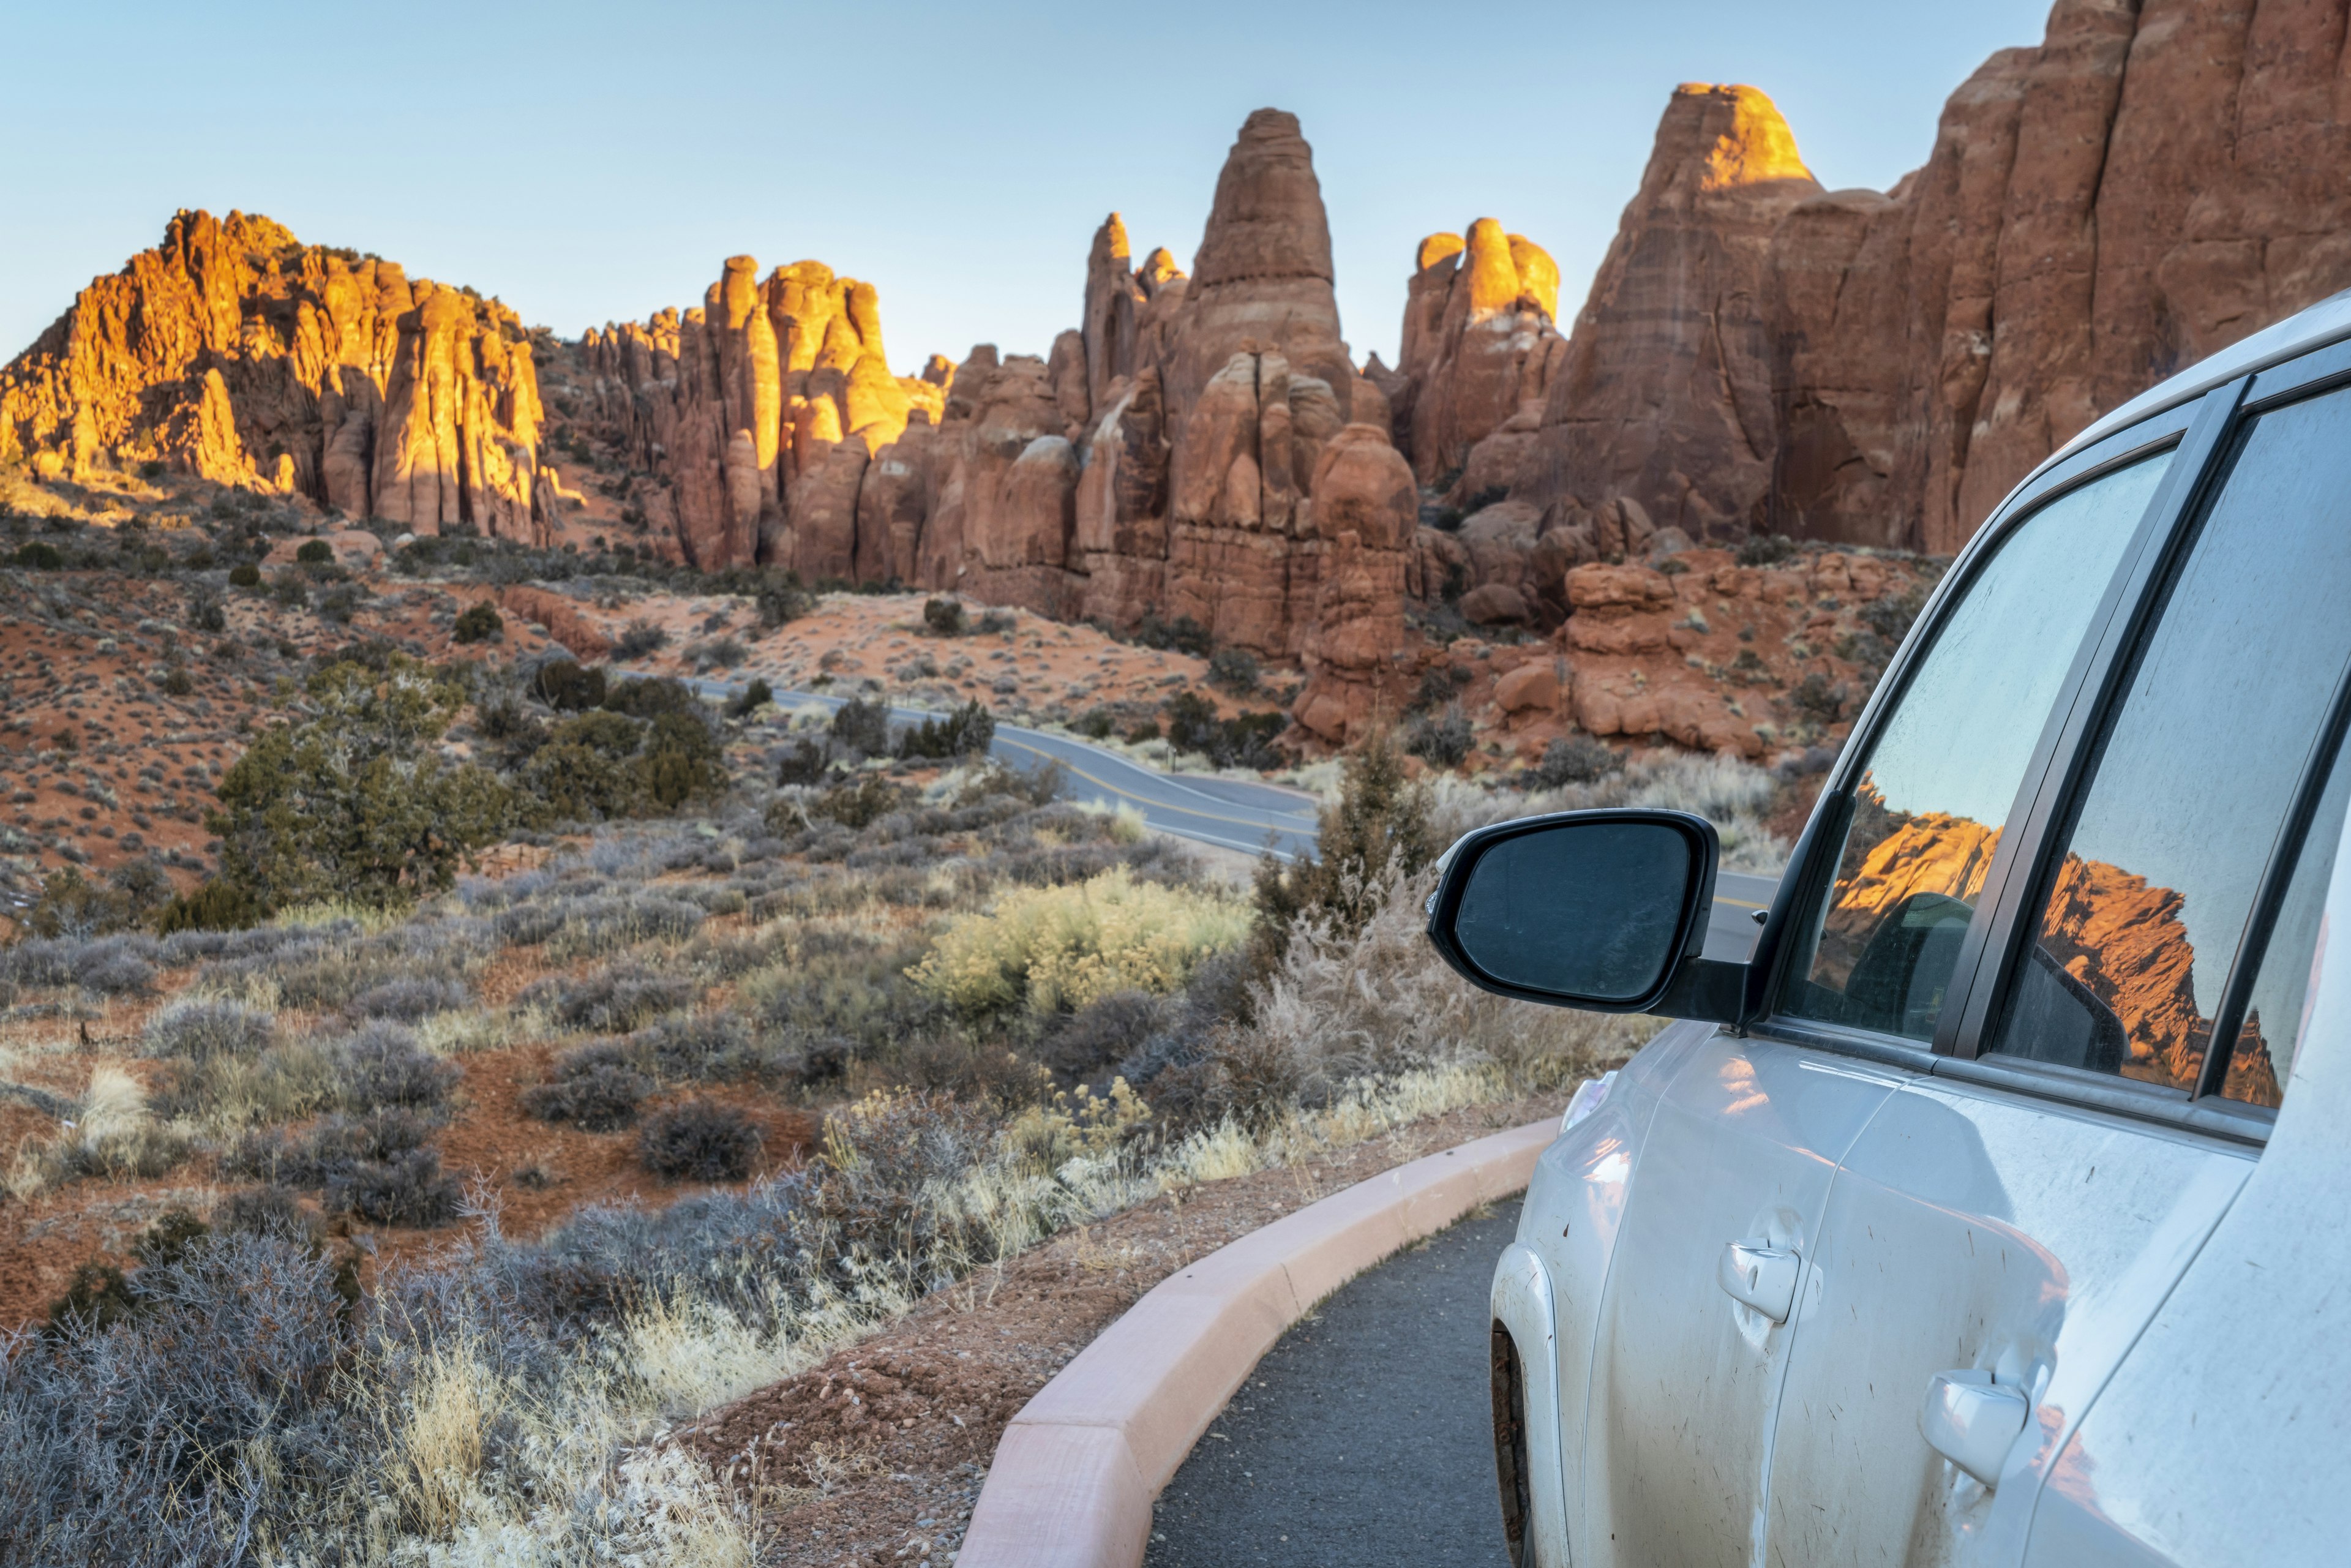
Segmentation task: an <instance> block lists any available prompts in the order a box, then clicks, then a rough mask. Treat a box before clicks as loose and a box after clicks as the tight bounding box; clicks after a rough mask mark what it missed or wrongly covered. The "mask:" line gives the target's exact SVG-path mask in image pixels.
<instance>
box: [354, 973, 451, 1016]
mask: <svg viewBox="0 0 2351 1568" xmlns="http://www.w3.org/2000/svg"><path fill="white" fill-rule="evenodd" d="M473 999H474V998H473V996H472V993H470V992H468V991H467V990H466V989H465V983H464V982H463V981H460V980H454V979H450V978H448V977H445V976H437V975H401V976H395V977H392V978H391V979H389V980H386V981H384V982H383V983H382V984H381V985H376V986H370V987H369V988H367V989H365V990H363V991H361V992H360V993H359V994H358V995H357V996H355V997H353V998H351V1000H350V1010H351V1011H352V1012H353V1013H355V1014H357V1015H358V1016H359V1017H360V1018H363V1019H392V1020H393V1021H394V1022H398V1023H415V1022H417V1021H419V1020H420V1019H425V1018H429V1017H431V1016H432V1015H433V1014H434V1013H445V1012H454V1011H455V1010H456V1009H459V1008H464V1007H469V1006H471V1005H472V1004H473Z"/></svg>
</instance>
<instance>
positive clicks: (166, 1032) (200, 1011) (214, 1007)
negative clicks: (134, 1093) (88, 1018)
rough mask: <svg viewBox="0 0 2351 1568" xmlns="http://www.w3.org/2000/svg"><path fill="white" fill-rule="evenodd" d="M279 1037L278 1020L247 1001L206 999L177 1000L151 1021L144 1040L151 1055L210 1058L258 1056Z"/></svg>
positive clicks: (200, 1059) (207, 1059) (143, 1049)
mask: <svg viewBox="0 0 2351 1568" xmlns="http://www.w3.org/2000/svg"><path fill="white" fill-rule="evenodd" d="M276 1039H277V1019H275V1018H273V1017H271V1016H270V1015H269V1014H268V1013H266V1012H263V1011H262V1010H261V1009H258V1008H251V1007H247V1006H246V1004H245V1003H243V1002H235V1001H228V1000H225V999H208V998H191V999H186V1000H182V1001H176V1002H172V1003H171V1004H169V1005H168V1006H166V1007H164V1008H162V1009H159V1010H158V1011H157V1012H156V1014H155V1015H154V1017H152V1018H151V1019H148V1020H147V1028H146V1030H144V1032H143V1033H142V1034H141V1039H140V1046H141V1050H142V1051H144V1052H145V1053H146V1054H147V1055H149V1056H166V1057H178V1058H181V1059H183V1060H184V1061H212V1060H213V1059H214V1058H215V1057H256V1056H259V1055H260V1054H261V1053H262V1052H263V1051H266V1050H267V1049H268V1048H269V1045H270V1043H271V1042H272V1041H273V1040H276Z"/></svg>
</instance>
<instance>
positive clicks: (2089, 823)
mask: <svg viewBox="0 0 2351 1568" xmlns="http://www.w3.org/2000/svg"><path fill="white" fill-rule="evenodd" d="M2240 391H2241V388H2239V387H2231V388H2229V389H2225V390H2224V391H2223V392H2216V393H2213V394H2211V395H2210V398H2208V400H2207V406H2206V407H2205V408H2204V409H2203V410H2201V411H2200V413H2199V421H2198V424H2197V428H2196V431H2195V433H2194V434H2192V435H2191V439H2190V440H2189V443H2188V444H2187V445H2186V446H2185V447H2184V448H2183V449H2182V452H2181V455H2180V456H2179V459H2178V463H2179V465H2181V467H2182V468H2183V469H2184V468H2185V466H2186V465H2189V464H2190V463H2195V464H2197V465H2199V466H2202V465H2204V463H2205V462H2206V458H2205V451H2206V450H2208V449H2209V451H2210V453H2211V454H2212V455H2213V456H2212V457H2211V459H2210V473H2209V475H2208V476H2198V477H2197V478H2196V482H2195V483H2192V484H2191V483H2189V477H2190V476H2188V475H2186V474H2185V473H2182V474H2180V475H2179V476H2175V485H2174V486H2173V487H2172V489H2171V491H2170V493H2169V496H2168V498H2167V499H2166V500H2165V501H2163V502H2159V503H2158V506H2157V507H2155V508H2154V509H2153V511H2152V512H2151V514H2150V518H2149V527H2150V529H2151V531H2152V532H2153V534H2154V535H2156V536H2157V537H2155V538H2150V539H2149V541H2148V545H2147V549H2146V550H2145V551H2144V553H2143V554H2142V556H2141V558H2140V559H2139V561H2138V563H2137V565H2136V566H2135V567H2133V568H2131V569H2129V570H2126V573H2125V581H2124V586H2123V591H2122V595H2121V598H2120V601H2118V603H2117V604H2116V609H2115V612H2114V613H2112V614H2111V615H2110V616H2109V617H2108V619H2107V622H2106V623H2105V627H2104V628H2103V630H2101V631H2100V632H2099V634H2098V640H2097V643H2096V644H2095V646H2093V647H2092V648H2091V650H2090V652H2089V653H2088V655H2087V657H2086V658H2085V659H2081V660H2077V662H2076V663H2077V669H2076V677H2077V678H2076V680H2075V686H2076V695H2075V696H2074V698H2073V699H2072V701H2071V703H2070V705H2061V706H2063V707H2064V711H2063V712H2061V713H2060V714H2058V715H2057V716H2056V717H2055V718H2054V720H2053V723H2052V725H2051V726H2050V729H2049V733H2048V734H2047V735H2045V736H2044V737H2043V747H2042V748H2041V749H2042V751H2043V754H2044V756H2045V757H2046V758H2047V760H2046V764H2045V766H2044V767H2043V768H2042V769H2041V771H2040V776H2039V777H2038V778H2037V779H2033V778H2031V777H2028V779H2026V781H2025V786H2024V788H2023V789H2022V790H2021V791H2020V792H2019V794H2018V795H2017V797H2016V799H2015V800H2014V801H2013V802H2012V804H2011V811H2010V816H2009V822H2008V825H2007V828H2006V829H2005V830H2004V831H2005V832H2006V834H2007V836H2008V837H2009V839H2010V840H2011V843H2010V844H2009V846H2007V853H2006V854H2005V856H2004V858H2001V859H2000V860H1999V863H1998V864H1996V865H1995V866H1994V868H1993V870H1992V873H1991V879H1990V882H1989V883H1988V885H1987V888H1986V892H1985V896H1984V897H1982V898H1981V899H1980V900H1979V901H1978V903H1977V906H1976V907H1974V908H1971V909H1970V911H1969V912H1968V914H1967V915H1966V916H1965V930H1964V932H1963V934H1962V935H1961V936H1960V937H1959V943H1960V946H1962V947H1965V946H1970V944H1971V945H1972V946H1976V947H1977V948H1979V949H1980V952H1981V953H1982V955H1983V957H1982V959H1981V961H1980V963H1979V964H1978V965H1977V967H1976V968H1975V971H1974V973H1973V974H1972V975H1971V976H1962V977H1960V981H1959V983H1960V984H1962V985H1964V986H1965V988H1966V998H1965V1006H1964V1007H1960V1006H1959V1005H1958V1002H1957V999H1956V998H1949V999H1950V1000H1951V1003H1952V1005H1950V1006H1948V1007H1946V1008H1944V1009H1941V1010H1940V1012H1939V1013H1938V1019H1937V1027H1936V1029H1935V1030H1934V1031H1933V1032H1934V1035H1935V1038H1936V1042H1937V1045H1938V1049H1939V1050H1940V1051H1941V1052H1942V1054H1941V1055H1940V1056H1939V1057H1938V1060H1937V1061H1936V1062H1935V1063H1933V1065H1932V1076H1931V1077H1930V1078H1921V1079H1918V1080H1916V1081H1914V1082H1909V1083H1907V1084H1906V1085H1905V1086H1904V1087H1903V1089H1902V1091H1901V1092H1899V1093H1897V1094H1896V1095H1894V1096H1892V1097H1890V1098H1889V1100H1888V1101H1887V1103H1886V1105H1885V1106H1884V1107H1883V1108H1882V1109H1881V1110H1880V1112H1879V1113H1878V1114H1877V1115H1876V1117H1875V1118H1874V1119H1873V1120H1872V1122H1871V1124H1870V1125H1869V1127H1868V1128H1867V1129H1865V1131H1864V1133H1863V1134H1861V1135H1860V1136H1859V1137H1858V1138H1857V1139H1856V1140H1855V1143H1854V1145H1853V1146H1852V1147H1851V1149H1850V1150H1849V1151H1848V1152H1847V1154H1846V1155H1845V1158H1844V1162H1843V1164H1842V1166H1841V1168H1840V1170H1839V1173H1838V1176H1837V1179H1836V1181H1835V1183H1834V1191H1833V1196H1832V1198H1831V1201H1830V1204H1829V1207H1828V1209H1827V1210H1826V1212H1825V1213H1824V1215H1823V1220H1822V1223H1821V1226H1820V1228H1819V1235H1818V1240H1817V1244H1816V1248H1815V1250H1814V1253H1813V1257H1812V1259H1811V1260H1810V1264H1809V1267H1808V1269H1807V1271H1806V1277H1805V1281H1804V1288H1803V1302H1802V1308H1801V1309H1800V1312H1799V1314H1798V1317H1799V1322H1800V1333H1799V1334H1798V1337H1797V1343H1796V1348H1795V1351H1794V1354H1793V1355H1792V1358H1791V1362H1790V1366H1789V1371H1788V1377H1787V1385H1786V1389H1785V1393H1784V1395H1783V1397H1782V1402H1781V1406H1780V1414H1779V1424H1778V1427H1777V1429H1776V1432H1775V1435H1774V1443H1773V1457H1772V1473H1771V1481H1770V1492H1771V1506H1770V1531H1769V1548H1770V1550H1769V1557H1770V1560H1771V1561H1772V1562H1774V1563H1803V1564H1836V1563H1955V1562H1959V1561H1968V1562H1978V1563H2013V1562H2015V1561H2016V1560H2017V1559H2018V1557H2019V1555H2020V1554H2021V1553H2022V1550H2023V1545H2024V1542H2025V1538H2026V1533H2027V1530H2028V1528H2029V1524H2030V1521H2031V1517H2032V1508H2033V1505H2034V1502H2035V1500H2036V1498H2037V1495H2038V1492H2039V1490H2040V1486H2041V1482H2042V1480H2043V1478H2044V1477H2045V1476H2046V1474H2047V1473H2048V1470H2049V1469H2050V1466H2051V1464H2052V1462H2053V1460H2054V1459H2055V1458H2056V1456H2057V1455H2058V1454H2059V1453H2060V1452H2061V1451H2064V1448H2065V1446H2066V1444H2067V1443H2068V1442H2069V1440H2070V1439H2071V1437H2072V1436H2073V1431H2074V1427H2075V1426H2076V1425H2077V1424H2078V1423H2079V1422H2080V1420H2081V1418H2082V1415H2083V1412H2084V1411H2085V1409H2086V1408H2087V1406H2089V1403H2090V1402H2091V1400H2093V1399H2094V1398H2095V1397H2096V1396H2097V1394H2098V1391H2099V1390H2100V1389H2101V1388H2102V1387H2103V1386H2104V1385H2105V1382H2106V1380H2107V1379H2108V1378H2109V1377H2110V1376H2111V1375H2113V1374H2114V1372H2115V1369H2116V1366H2117V1365H2118V1364H2120V1363H2121V1360H2122V1358H2123V1356H2124V1355H2125V1354H2126V1352H2127V1351H2128V1350H2129V1348H2130V1346H2131V1344H2132V1343H2133V1342H2134V1341H2135V1340H2136V1339H2137V1336H2138V1335H2139V1334H2140V1333H2141V1332H2142V1331H2143V1330H2144V1329H2145V1328H2146V1326H2147V1323H2148V1322H2149V1321H2150V1320H2151V1319H2152V1318H2153V1316H2154V1315H2155V1313H2156V1312H2157V1311H2158V1309H2159V1308H2160V1307H2161V1305H2162V1304H2163V1301H2164V1300H2165V1298H2166V1296H2167V1295H2168V1293H2169V1291H2171V1289H2172V1287H2173V1286H2174V1284H2175V1283H2176V1282H2177V1281H2179V1278H2180V1276H2181V1274H2182V1273H2183V1272H2184V1271H2185V1270H2187V1268H2188V1267H2189V1264H2190V1262H2191V1261H2192V1260H2194V1259H2195V1257H2196V1256H2197V1253H2198V1251H2199V1249H2200V1248H2201V1247H2202V1246H2203V1244H2204V1243H2205V1241H2206V1239H2208V1238H2209V1237H2210V1235H2211V1234H2212V1232H2213V1229H2214V1228H2215V1226H2216V1225H2217V1224H2219V1222H2220V1218H2221V1217H2222V1215H2223V1214H2224V1213H2226V1212H2227V1210H2228V1208H2229V1207H2230V1205H2231V1201H2232V1200H2233V1199H2234V1198H2235V1197H2236V1195H2237V1193H2238V1191H2239V1190H2240V1188H2241V1186H2243V1184H2244V1182H2245V1180H2246V1177H2247V1176H2248V1174H2249V1173H2250V1171H2251V1169H2252V1161H2253V1159H2254V1157H2255V1155H2256V1154H2257V1152H2258V1148H2259V1145H2260V1138H2261V1134H2262V1126H2261V1124H2259V1122H2258V1121H2257V1120H2255V1119H2253V1118H2251V1117H2248V1116H2247V1115H2245V1114H2243V1113H2241V1112H2240V1111H2239V1110H2238V1109H2236V1108H2235V1106H2234V1105H2233V1104H2232V1103H2231V1095H2230V1093H2229V1092H2227V1090H2228V1078H2227V1060H2228V1053H2226V1052H2223V1053H2221V1057H2220V1060H2215V1059H2214V1056H2213V1053H2212V1052H2211V1051H2210V1050H2209V1049H2208V1048H2209V1046H2210V1042H2211V1041H2212V1040H2214V1039H2221V1040H2230V1041H2231V1042H2234V1041H2235V1040H2237V1038H2238V1020H2239V1019H2245V1018H2248V1017H2255V1016H2257V1015H2251V1014H2248V1012H2247V1011H2246V1008H2245V994H2246V993H2245V992H2244V991H2243V989H2242V988H2244V987H2246V986H2249V985H2250V983H2251V982H2250V980H2249V979H2248V978H2245V977H2249V976H2250V975H2251V974H2252V972H2253V966H2254V965H2255V963H2256V962H2257V960H2258V957H2259V955H2260V952H2261V950H2262V944H2263V938H2264V937H2265V936H2266V930H2265V928H2264V926H2263V925H2262V921H2261V919H2259V918H2257V916H2259V915H2261V914H2262V910H2263V909H2264V907H2268V906H2266V905H2265V904H2264V903H2263V896H2264V895H2263V894H2262V889H2263V888H2264V886H2265V885H2266V884H2267V883H2270V882H2273V881H2274V880H2275V878H2276V874H2277V873H2274V872H2273V866H2274V865H2276V864H2278V863H2279V856H2280V854H2281V845H2282V844H2284V843H2286V842H2287V841H2290V840H2291V839H2292V838H2293V837H2294V834H2295V833H2296V832H2298V831H2299V830H2298V829H2297V828H2296V826H2295V824H2296V822H2297V821H2306V819H2307V815H2308V808H2307V805H2306V802H2307V801H2308V800H2310V799H2311V798H2312V797H2311V795H2310V792H2309V791H2310V786H2309V783H2308V780H2309V779H2310V778H2311V769H2312V758H2313V757H2314V755H2315V754H2316V753H2317V751H2318V748H2319V747H2320V743H2321V741H2322V740H2323V739H2324V737H2325V736H2326V735H2327V733H2328V731H2329V727H2330V725H2331V724H2333V723H2334V718H2333V716H2334V715H2335V713H2336V711H2337V709H2338V706H2339V702H2340V698H2339V691H2340V688H2342V686H2343V684H2344V680H2345V674H2346V669H2351V617H2346V615H2344V614H2343V613H2342V606H2343V605H2345V604H2346V603H2351V549H2345V548H2343V545H2342V542H2341V541H2342V540H2344V539H2345V538H2351V391H2338V392H2332V393H2327V394H2323V395H2321V396H2318V397H2314V398H2305V399H2302V400H2300V401H2296V402H2285V403H2283V404H2281V405H2279V406H2275V407H2273V408H2269V409H2266V410H2262V411H2257V412H2253V413H2250V414H2245V415H2240V414H2239V413H2238V412H2237V411H2236V407H2235V404H2236V400H2237V397H2238V395H2239V393H2240ZM2108 482H2109V483H2111V482H2112V481H2111V480H2109V481H2108ZM2076 494H2077V495H2078V496H2083V497H2090V496H2094V495H2095V487H2092V488H2091V489H2089V490H2085V491H2082V492H2077V493H2076ZM2066 504H2067V503H2066V501H2065V500H2060V501H2058V502H2056V503H2054V504H2053V505H2052V506H2051V507H2049V508H2048V510H2049V511H2050V512H2052V513H2054V512H2056V511H2057V510H2058V509H2059V508H2060V507H2064V506H2065V505H2066ZM1905 831H1910V830H1907V829H1897V830H1896V832H1895V833H1894V834H1893V835H1892V836H1891V837H1890V838H1889V839H1888V840H1886V841H1881V842H1880V844H1879V845H1878V846H1877V847H1876V850H1875V851H1873V854H1874V855H1875V856H1876V857H1877V858H1878V859H1881V860H1892V861H1896V862H1898V861H1901V860H1903V859H1904V858H1905V854H1906V853H1907V852H1900V851H1898V849H1897V845H1896V840H1898V839H1899V838H1900V837H1901V836H1902V834H1903V833H1904V832H1905ZM1843 896H1844V894H1843V893H1842V891H1841V889H1840V888H1839V887H1837V886H1832V888H1831V889H1830V890H1829V891H1828V894H1827V896H1826V897H1825V898H1824V900H1823V908H1824V910H1825V912H1826V915H1825V919H1824V920H1823V922H1822V926H1823V929H1831V930H1833V929H1834V925H1835V922H1836V919H1837V915H1838V911H1839V909H1840V907H1841V904H1840V899H1841V898H1842V897H1843ZM1881 902H1883V901H1881ZM1951 924H1959V921H1957V920H1953V921H1952V922H1951ZM1901 941H1902V942H1903V944H1905V945H1908V946H1915V944H1913V943H1910V942H1909V939H1908V938H1907V937H1906V938H1903V939H1901ZM1889 945H1891V943H1890V941H1889V939H1888V938H1887V937H1886V935H1885V927H1884V925H1882V924H1881V925H1880V926H1879V927H1878V928H1877V929H1876V930H1874V931H1872V932H1870V933H1869V934H1868V935H1867V936H1865V938H1864V939H1863V946H1864V947H1865V949H1874V950H1877V951H1880V952H1882V951H1883V950H1884V949H1885V947H1886V946H1889ZM1873 956H1874V954H1873V952H1871V951H1865V952H1864V954H1863V955H1862V956H1860V957H1859V958H1858V959H1857V960H1856V961H1855V965H1854V969H1853V973H1854V974H1855V976H1859V975H1861V974H1862V973H1864V972H1865V971H1866V970H1868V969H1869V967H1870V965H1871V963H1872V962H1873ZM1899 956H1900V955H1899V953H1898V952H1897V953H1896V960H1895V961H1894V969H1893V971H1892V972H1895V973H1897V974H1898V973H1900V972H1901V966H1900V963H1899V962H1898V959H1899ZM1815 962H1816V963H1817V962H1818V960H1817V958H1816V959H1815ZM1799 983H1800V984H1802V982H1799ZM1913 988H1914V990H1915V985H1914V987H1913ZM1795 996H1796V999H1797V1001H1798V1003H1799V1004H1800V1005H1801V1004H1802V1001H1803V1000H1804V999H1805V996H1806V992H1804V991H1802V990H1799V991H1797V992H1796V993H1795ZM1889 1016H1890V1015H1889ZM2238 1054H2239V1055H2241V1056H2242V1057H2243V1058H2244V1060H2245V1061H2246V1062H2247V1063H2249V1064H2250V1063H2252V1062H2253V1061H2255V1054H2254V1052H2253V1051H2251V1050H2241V1051H2239V1052H2238ZM2238 1079H2239V1083H2238V1090H2239V1092H2238V1093H2237V1095H2236V1096H2235V1099H2236V1101H2237V1102H2238V1103H2241V1102H2242V1101H2243V1100H2244V1099H2245V1098H2247V1097H2249V1096H2250V1097H2254V1098H2258V1097H2260V1096H2261V1095H2262V1094H2263V1093H2265V1092H2270V1091H2273V1088H2274V1084H2275V1079H2274V1078H2273V1077H2270V1078H2267V1079H2262V1078H2261V1073H2260V1071H2257V1070H2256V1069H2254V1068H2252V1067H2251V1066H2248V1067H2247V1068H2246V1069H2245V1070H2244V1071H2240V1073H2239V1074H2238ZM2253 1080H2261V1082H2253V1083H2252V1087H2251V1088H2246V1087H2245V1086H2244V1085H2245V1084H2246V1083H2247V1082H2252V1081H2253ZM2263 1083H2265V1084H2266V1085H2267V1086H2268V1088H2267V1089H2264V1088H2263V1087H2262V1084H2263Z"/></svg>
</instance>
